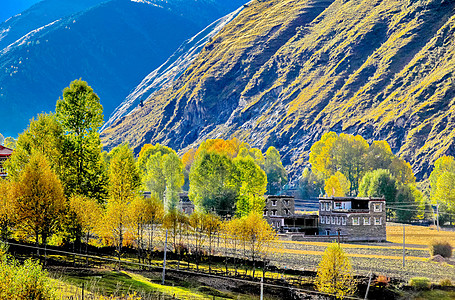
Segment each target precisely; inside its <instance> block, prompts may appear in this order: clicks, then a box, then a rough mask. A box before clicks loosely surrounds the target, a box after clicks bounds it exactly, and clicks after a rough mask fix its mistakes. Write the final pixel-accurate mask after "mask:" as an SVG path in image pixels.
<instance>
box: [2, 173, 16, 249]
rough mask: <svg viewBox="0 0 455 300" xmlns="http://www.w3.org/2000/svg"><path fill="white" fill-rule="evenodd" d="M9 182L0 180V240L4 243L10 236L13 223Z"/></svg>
mask: <svg viewBox="0 0 455 300" xmlns="http://www.w3.org/2000/svg"><path fill="white" fill-rule="evenodd" d="M10 186H11V184H10V182H9V181H8V180H1V179H0V239H1V240H3V241H5V240H7V238H8V237H9V235H10V228H11V226H12V225H13V222H14V210H13V203H12V201H11V198H10V191H9V190H10Z"/></svg>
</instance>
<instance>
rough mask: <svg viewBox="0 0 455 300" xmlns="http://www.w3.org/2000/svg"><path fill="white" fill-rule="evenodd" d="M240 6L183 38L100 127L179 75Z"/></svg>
mask: <svg viewBox="0 0 455 300" xmlns="http://www.w3.org/2000/svg"><path fill="white" fill-rule="evenodd" d="M242 8H243V6H242V7H240V8H238V9H237V10H235V11H233V12H232V13H230V14H228V15H226V16H224V17H222V18H220V19H218V20H216V21H215V22H213V23H212V24H210V25H209V26H207V27H206V28H204V29H203V30H202V31H200V32H199V33H198V34H196V35H195V36H193V37H192V38H191V39H188V40H186V41H185V42H184V43H183V44H182V45H181V46H180V47H179V48H178V49H177V51H175V52H174V54H172V55H171V57H170V58H168V60H167V61H166V62H165V63H164V64H162V65H161V66H159V67H158V68H157V69H155V70H154V71H153V72H151V73H150V74H149V75H147V77H145V78H144V79H143V80H142V82H141V83H140V84H139V85H138V86H137V87H136V88H135V89H134V90H133V92H132V93H131V94H129V95H128V96H127V97H126V99H125V100H124V101H123V102H122V103H121V104H120V105H119V106H118V107H117V108H116V109H115V110H114V112H113V113H112V114H111V116H110V117H109V119H108V120H107V121H106V122H105V123H104V125H103V128H101V130H104V129H105V128H108V127H109V126H111V125H112V124H113V123H115V122H116V121H117V120H119V119H120V118H122V117H124V116H126V115H127V114H129V113H130V112H131V111H132V110H133V109H135V108H136V107H138V105H139V106H142V105H143V103H144V102H145V101H147V99H148V98H149V97H150V96H151V95H152V94H153V93H154V92H156V91H157V90H159V89H161V88H164V87H166V86H169V85H170V84H171V83H172V82H173V81H174V80H175V79H177V78H178V77H180V75H182V73H183V72H184V71H185V70H186V69H187V68H188V67H189V65H190V64H191V63H192V62H193V61H194V59H196V57H197V56H198V54H199V52H200V51H201V50H202V48H203V47H204V46H205V44H206V43H207V42H208V41H209V40H210V39H211V38H213V37H214V36H215V35H216V34H217V33H218V32H219V31H220V30H221V29H222V28H223V27H224V26H226V24H228V23H229V22H230V21H232V20H233V19H234V18H235V17H236V16H237V15H238V14H239V13H240V12H241V11H242Z"/></svg>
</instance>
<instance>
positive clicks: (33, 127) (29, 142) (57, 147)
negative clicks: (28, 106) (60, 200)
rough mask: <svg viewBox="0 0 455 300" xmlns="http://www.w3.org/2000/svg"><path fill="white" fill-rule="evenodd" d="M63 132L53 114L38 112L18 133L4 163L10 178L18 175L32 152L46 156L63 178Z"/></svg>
mask: <svg viewBox="0 0 455 300" xmlns="http://www.w3.org/2000/svg"><path fill="white" fill-rule="evenodd" d="M63 140H64V134H63V129H62V127H61V126H60V124H59V123H58V122H57V119H56V117H55V115H53V114H40V115H38V118H37V119H35V118H33V119H32V120H31V121H30V124H29V126H28V128H27V129H26V130H25V131H24V132H23V133H22V134H20V135H19V137H18V140H17V144H16V150H15V151H14V152H13V154H12V155H11V157H10V159H9V160H8V161H7V162H6V163H5V167H6V169H7V170H8V174H9V176H10V177H11V178H16V177H17V176H19V174H20V172H21V171H22V169H23V168H24V166H25V165H26V164H27V163H28V162H29V160H30V157H31V155H32V154H34V153H36V154H37V155H40V156H43V157H46V159H47V160H48V162H49V163H50V165H51V167H52V169H53V170H54V172H55V173H57V175H59V177H60V179H61V180H62V181H63V182H64V180H63V169H64V168H63V165H62V162H61V158H62V149H63Z"/></svg>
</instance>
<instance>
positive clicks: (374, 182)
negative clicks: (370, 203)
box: [359, 169, 397, 205]
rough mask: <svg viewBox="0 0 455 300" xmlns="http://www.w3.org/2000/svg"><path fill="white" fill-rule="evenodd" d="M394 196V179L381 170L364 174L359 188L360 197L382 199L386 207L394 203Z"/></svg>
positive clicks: (387, 172)
mask: <svg viewBox="0 0 455 300" xmlns="http://www.w3.org/2000/svg"><path fill="white" fill-rule="evenodd" d="M396 194H397V184H396V181H395V178H393V176H392V175H391V174H390V172H389V171H388V170H383V169H378V170H375V171H371V172H368V173H366V174H365V176H364V177H363V178H362V182H361V184H360V187H359V196H360V197H384V198H385V200H386V203H387V205H392V204H394V203H395V197H396Z"/></svg>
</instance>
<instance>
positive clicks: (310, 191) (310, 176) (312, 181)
mask: <svg viewBox="0 0 455 300" xmlns="http://www.w3.org/2000/svg"><path fill="white" fill-rule="evenodd" d="M323 188H324V179H322V176H321V175H319V176H318V175H316V174H315V173H313V171H311V170H310V169H309V168H305V169H304V170H303V172H302V176H301V177H300V178H299V186H298V191H299V194H300V198H302V199H310V198H313V197H318V196H319V195H321V194H322V189H323Z"/></svg>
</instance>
